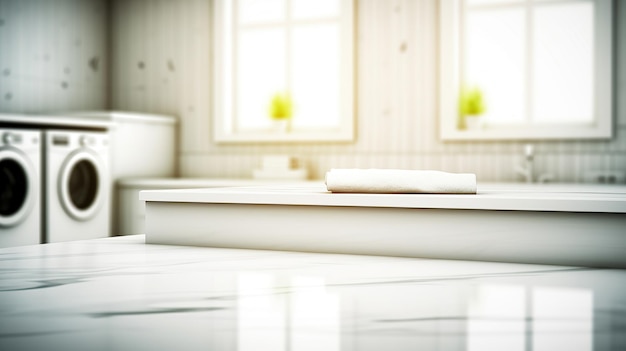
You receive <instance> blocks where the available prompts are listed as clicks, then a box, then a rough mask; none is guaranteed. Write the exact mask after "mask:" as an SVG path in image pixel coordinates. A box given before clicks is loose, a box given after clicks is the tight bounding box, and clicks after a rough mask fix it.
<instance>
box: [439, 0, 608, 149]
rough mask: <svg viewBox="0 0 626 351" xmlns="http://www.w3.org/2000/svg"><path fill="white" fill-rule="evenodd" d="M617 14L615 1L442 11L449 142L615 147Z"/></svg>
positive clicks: (533, 2)
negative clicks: (573, 142)
mask: <svg viewBox="0 0 626 351" xmlns="http://www.w3.org/2000/svg"><path fill="white" fill-rule="evenodd" d="M612 12H613V1H612V0H450V1H443V2H441V9H440V13H441V21H440V30H441V36H440V37H441V46H440V48H441V52H440V57H441V64H440V66H441V82H440V89H441V95H440V96H441V98H440V112H441V114H440V117H441V120H440V123H441V136H442V138H443V139H446V140H481V139H483V140H494V139H500V140H508V139H524V140H528V139H607V138H611V137H612V134H613V132H612V126H613V122H612V118H613V109H612V96H613V93H612V79H613V74H612V50H613V47H612V45H613V44H612V17H613V15H612ZM468 92H471V94H470V93H468ZM472 106H475V108H469V107H472ZM474 117H476V118H474ZM477 121H478V122H479V123H477Z"/></svg>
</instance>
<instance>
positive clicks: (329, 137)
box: [214, 129, 354, 143]
mask: <svg viewBox="0 0 626 351" xmlns="http://www.w3.org/2000/svg"><path fill="white" fill-rule="evenodd" d="M214 137H215V141H216V142H217V143H297V142H351V141H353V140H354V133H353V131H352V130H351V129H350V130H327V129H325V130H317V131H289V132H277V131H253V132H237V133H234V132H222V133H220V132H216V133H215V135H214Z"/></svg>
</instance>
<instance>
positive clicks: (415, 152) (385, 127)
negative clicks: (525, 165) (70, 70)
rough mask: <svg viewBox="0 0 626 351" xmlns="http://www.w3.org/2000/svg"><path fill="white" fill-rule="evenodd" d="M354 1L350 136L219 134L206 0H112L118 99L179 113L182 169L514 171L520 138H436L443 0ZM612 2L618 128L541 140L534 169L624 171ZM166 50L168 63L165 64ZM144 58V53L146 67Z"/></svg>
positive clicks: (621, 34) (567, 173)
mask: <svg viewBox="0 0 626 351" xmlns="http://www.w3.org/2000/svg"><path fill="white" fill-rule="evenodd" d="M357 2H358V8H357V18H358V20H357V21H358V28H357V37H358V38H357V44H358V49H357V50H358V54H357V60H358V71H357V89H358V91H357V96H358V100H357V108H358V111H357V140H356V142H354V143H325V144H315V143H307V144H304V143H303V144H296V145H293V144H271V145H267V144H252V145H250V144H248V145H245V144H242V145H218V144H216V143H215V142H214V141H213V140H212V133H211V124H210V120H211V118H212V116H211V73H210V64H211V56H210V55H211V1H210V0H183V1H177V2H170V1H152V0H131V1H128V0H118V1H116V2H114V8H115V10H114V16H113V22H114V28H116V30H115V33H114V38H113V39H114V40H113V42H114V43H116V44H115V46H114V48H115V50H114V53H115V57H114V60H113V70H114V72H115V73H114V79H113V88H114V89H113V107H114V108H116V109H126V110H136V111H147V112H160V113H172V114H176V115H178V116H179V117H180V118H181V145H180V167H181V173H182V175H183V176H190V177H213V176H215V177H249V176H250V174H251V170H252V169H253V168H254V167H256V166H257V165H258V162H259V158H260V156H261V155H263V154H268V153H287V154H292V155H296V156H300V157H302V158H303V159H304V160H305V162H306V163H307V164H308V167H309V169H310V171H311V173H312V175H313V177H315V178H321V177H323V174H324V172H325V171H326V170H327V169H329V168H331V167H397V168H423V169H441V170H446V171H451V172H475V173H477V175H478V178H479V180H483V181H484V180H497V181H513V180H516V179H517V176H516V175H515V173H514V167H515V165H516V164H518V163H521V162H522V154H523V151H522V150H523V143H522V142H471V143H470V142H450V143H444V142H442V141H440V140H439V139H438V123H437V112H438V108H437V96H438V95H437V89H438V85H437V84H438V83H437V72H438V54H437V52H438V47H437V30H436V29H437V25H438V22H437V17H438V5H437V4H438V1H436V0H420V1H414V0H359V1H357ZM617 3H619V1H617ZM618 5H621V6H619V8H618V11H619V14H617V16H616V18H618V19H619V21H618V22H620V23H618V27H619V28H618V33H617V38H618V39H617V42H618V45H617V47H616V51H617V56H616V62H617V67H616V72H617V76H616V86H617V95H616V97H615V98H616V100H617V111H616V115H617V120H618V122H617V123H618V126H617V129H616V134H617V137H616V138H614V139H613V140H611V141H568V142H540V143H537V144H536V146H537V147H536V150H537V152H538V156H537V157H536V163H537V171H538V172H549V173H553V174H554V175H555V177H556V178H557V180H559V181H580V180H582V175H583V172H584V171H585V170H591V169H611V170H621V171H626V86H625V85H626V21H625V20H624V19H626V6H624V4H618ZM169 60H171V61H172V62H173V63H174V65H175V67H176V71H175V72H171V71H168V70H166V62H167V61H169ZM139 61H144V62H146V63H147V64H146V66H145V68H144V69H143V70H140V69H139V68H138V67H137V65H138V62H139Z"/></svg>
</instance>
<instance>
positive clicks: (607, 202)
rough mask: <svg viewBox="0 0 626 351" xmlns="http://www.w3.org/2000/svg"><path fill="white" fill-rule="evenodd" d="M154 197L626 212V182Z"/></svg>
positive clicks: (308, 187) (278, 188)
mask: <svg viewBox="0 0 626 351" xmlns="http://www.w3.org/2000/svg"><path fill="white" fill-rule="evenodd" d="M140 199H141V200H145V201H154V202H186V203H233V204H272V205H305V206H347V207H392V208H431V209H432V208H434V209H470V210H514V211H557V212H606V213H626V186H624V185H586V184H515V183H511V184H488V183H487V184H480V183H479V184H478V191H477V194H475V195H474V194H472V195H468V194H463V195H457V194H336V193H330V192H328V191H327V190H326V187H325V185H324V184H323V182H320V181H317V182H308V183H293V184H281V185H266V186H250V187H243V186H242V187H231V188H218V189H214V188H211V189H173V190H146V191H142V192H141V193H140Z"/></svg>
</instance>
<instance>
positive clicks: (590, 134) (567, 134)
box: [441, 125, 613, 141]
mask: <svg viewBox="0 0 626 351" xmlns="http://www.w3.org/2000/svg"><path fill="white" fill-rule="evenodd" d="M612 137H613V135H612V132H611V128H610V126H595V125H594V126H591V125H584V126H571V125H569V126H541V127H538V126H537V127H532V128H531V127H526V128H523V127H522V128H517V127H488V126H485V127H484V128H483V129H478V130H460V129H453V128H449V129H445V128H444V129H442V130H441V139H442V140H444V141H464V140H567V139H611V138H612Z"/></svg>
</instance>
